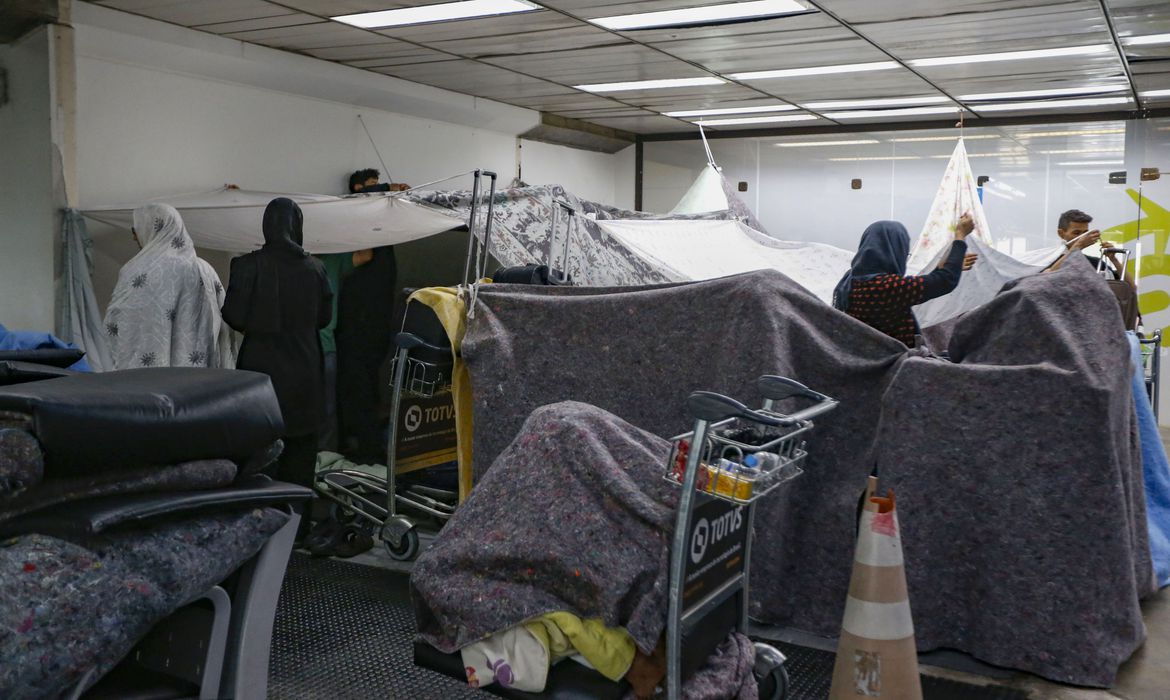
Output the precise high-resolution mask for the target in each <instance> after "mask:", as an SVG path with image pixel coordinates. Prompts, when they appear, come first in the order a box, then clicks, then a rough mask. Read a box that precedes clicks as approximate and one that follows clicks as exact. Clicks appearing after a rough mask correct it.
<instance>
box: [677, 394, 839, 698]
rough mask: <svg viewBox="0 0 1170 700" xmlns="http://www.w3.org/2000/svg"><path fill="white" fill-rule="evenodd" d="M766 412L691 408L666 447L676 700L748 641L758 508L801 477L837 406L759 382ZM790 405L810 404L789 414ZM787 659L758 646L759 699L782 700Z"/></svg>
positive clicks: (711, 403)
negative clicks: (695, 677) (714, 658)
mask: <svg viewBox="0 0 1170 700" xmlns="http://www.w3.org/2000/svg"><path fill="white" fill-rule="evenodd" d="M757 389H758V391H759V392H760V394H761V395H762V396H763V397H764V404H763V407H762V408H760V409H755V410H753V409H750V408H748V407H747V406H745V405H744V404H742V403H740V402H738V401H736V400H734V399H731V398H729V397H726V396H722V395H720V394H715V393H712V392H707V391H696V392H694V393H692V394H691V395H690V397H689V398H688V399H687V407H688V409H689V411H690V414H691V416H692V417H693V418H694V420H695V424H694V430H692V431H691V432H688V433H684V434H682V435H678V436H675V437H674V438H672V439H671V443H672V447H671V453H670V458H669V461H668V463H667V468H666V474H665V478H666V479H667V480H668V481H670V482H671V483H674V484H677V485H679V486H680V488H681V492H680V494H679V504H678V514H677V521H676V524H675V529H674V539H673V543H672V548H671V560H670V600H669V609H668V617H667V625H666V660H667V675H666V691H667V697H668V698H669V699H670V700H677V698H679V697H681V692H682V691H681V688H682V683H683V681H684V680H685V676H686V675H689V673H692V672H693V671H694V670H696V669H697V668H699V666H700V665H702V663H703V662H704V661H705V660H706V659H707V658H708V657H709V656H710V655H711V653H712V652H713V651H714V649H715V647H716V646H718V645H719V643H720V642H722V641H723V640H724V639H726V638H727V635H728V633H729V632H730V631H732V630H738V631H739V632H740V633H742V634H747V632H748V580H749V575H750V563H751V545H752V526H753V522H754V517H755V505H756V502H757V501H759V499H761V498H763V497H764V496H767V495H768V494H769V493H772V492H773V491H774V490H776V489H777V488H779V487H780V486H781V485H782V484H784V483H786V482H787V481H790V480H791V479H793V478H795V477H797V476H799V475H800V474H801V473H802V469H801V466H802V464H803V463H804V461H805V459H806V457H807V456H808V453H807V451H806V449H805V448H806V444H805V438H806V437H807V435H808V434H809V432H810V431H811V430H812V428H813V423H812V419H813V418H815V417H816V416H819V415H822V414H824V413H827V412H829V411H831V410H833V409H834V408H835V407H836V406H837V401H836V400H834V399H831V398H829V397H828V396H825V395H824V394H821V393H819V392H816V391H813V390H811V389H809V388H807V387H805V386H804V385H802V384H800V383H798V382H795V381H793V380H791V379H786V378H784V377H778V376H772V375H768V376H763V377H760V379H759V380H758V381H757ZM789 399H796V400H811V401H813V402H815V403H814V404H813V405H812V406H809V407H807V408H805V409H803V410H800V411H797V412H796V413H793V414H784V413H780V412H778V411H777V410H776V403H777V402H779V401H785V400H789ZM784 660H785V659H784V656H783V655H782V654H781V653H780V652H779V651H777V650H776V649H774V648H772V647H770V646H767V645H764V644H756V663H755V669H754V670H755V675H756V678H757V679H758V680H759V681H760V683H761V687H760V697H761V698H763V699H771V700H775V699H777V698H782V697H784V695H785V694H786V692H787V690H786V689H787V674H786V672H785V670H784V666H783V664H784Z"/></svg>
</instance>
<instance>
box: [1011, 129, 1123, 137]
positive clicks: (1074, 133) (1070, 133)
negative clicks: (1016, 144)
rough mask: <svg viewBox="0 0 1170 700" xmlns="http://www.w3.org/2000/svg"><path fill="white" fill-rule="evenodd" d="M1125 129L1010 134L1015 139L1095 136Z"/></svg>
mask: <svg viewBox="0 0 1170 700" xmlns="http://www.w3.org/2000/svg"><path fill="white" fill-rule="evenodd" d="M1124 133H1125V129H1124V128H1122V129H1084V130H1082V131H1031V132H1028V133H1024V134H1012V138H1017V139H1039V138H1045V137H1048V136H1096V135H1098V134H1124Z"/></svg>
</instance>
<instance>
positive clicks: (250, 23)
mask: <svg viewBox="0 0 1170 700" xmlns="http://www.w3.org/2000/svg"><path fill="white" fill-rule="evenodd" d="M316 21H318V20H317V18H316V17H314V16H312V15H306V14H305V13H303V12H294V13H292V14H287V15H276V16H274V17H260V18H257V19H241V20H236V21H234V22H215V23H213V24H196V25H192V28H193V29H198V30H199V31H203V32H214V33H216V34H228V33H231V32H247V31H252V30H253V29H271V28H273V27H292V26H294V25H297V24H311V23H313V22H316Z"/></svg>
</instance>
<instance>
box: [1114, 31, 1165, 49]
mask: <svg viewBox="0 0 1170 700" xmlns="http://www.w3.org/2000/svg"><path fill="white" fill-rule="evenodd" d="M1121 43H1123V44H1125V45H1126V46H1149V45H1150V44H1170V34H1147V35H1145V36H1124V37H1122V38H1121Z"/></svg>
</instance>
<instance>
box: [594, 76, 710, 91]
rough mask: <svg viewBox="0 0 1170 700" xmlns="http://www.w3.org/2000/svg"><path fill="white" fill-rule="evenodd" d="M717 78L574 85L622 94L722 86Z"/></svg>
mask: <svg viewBox="0 0 1170 700" xmlns="http://www.w3.org/2000/svg"><path fill="white" fill-rule="evenodd" d="M722 84H723V81H722V80H720V79H719V78H665V79H662V80H633V81H630V82H625V83H594V84H592V85H574V86H573V87H575V88H577V89H578V90H584V91H585V92H622V91H624V90H661V89H663V88H679V87H698V86H700V85H722Z"/></svg>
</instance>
